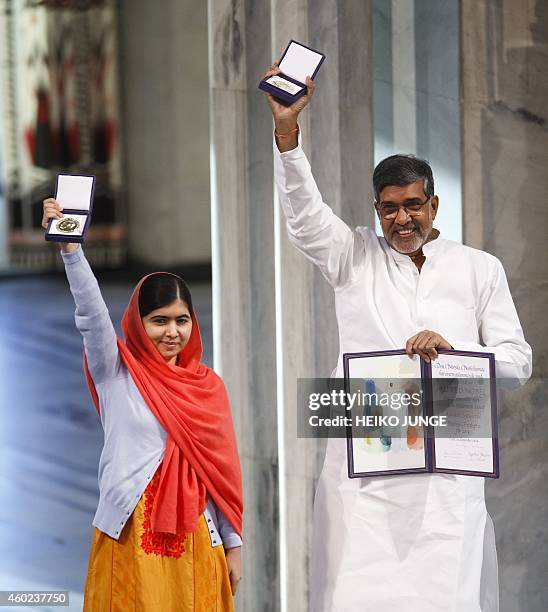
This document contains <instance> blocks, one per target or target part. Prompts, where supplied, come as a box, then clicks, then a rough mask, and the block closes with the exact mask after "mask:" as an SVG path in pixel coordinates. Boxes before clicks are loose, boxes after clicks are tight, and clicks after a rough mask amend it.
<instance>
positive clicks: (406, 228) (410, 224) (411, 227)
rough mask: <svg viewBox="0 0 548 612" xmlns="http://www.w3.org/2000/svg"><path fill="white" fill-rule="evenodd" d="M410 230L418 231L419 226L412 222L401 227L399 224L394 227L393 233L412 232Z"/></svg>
mask: <svg viewBox="0 0 548 612" xmlns="http://www.w3.org/2000/svg"><path fill="white" fill-rule="evenodd" d="M410 229H417V224H416V223H413V222H412V221H410V222H409V223H406V224H405V225H400V224H399V223H397V224H394V225H393V226H392V231H393V232H398V231H399V230H410Z"/></svg>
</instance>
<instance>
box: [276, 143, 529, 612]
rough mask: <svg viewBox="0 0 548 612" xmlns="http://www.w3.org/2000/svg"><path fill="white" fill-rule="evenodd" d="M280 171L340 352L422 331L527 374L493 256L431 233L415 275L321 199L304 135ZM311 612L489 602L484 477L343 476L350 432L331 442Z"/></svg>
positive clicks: (398, 344) (471, 611) (470, 607)
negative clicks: (330, 303) (326, 289)
mask: <svg viewBox="0 0 548 612" xmlns="http://www.w3.org/2000/svg"><path fill="white" fill-rule="evenodd" d="M274 157H275V168H276V172H275V178H276V185H277V189H278V194H279V198H280V203H281V205H282V208H283V210H284V213H285V215H286V218H287V229H288V234H289V237H290V239H291V241H292V242H293V243H294V244H295V246H296V247H297V248H298V249H299V250H300V251H302V252H303V253H304V254H305V255H306V257H308V258H309V259H310V260H311V261H313V262H314V263H315V264H316V265H317V266H318V267H319V268H320V270H321V271H322V273H323V274H324V276H325V277H326V279H327V280H328V281H329V283H330V284H331V285H332V287H333V289H334V290H335V302H336V312H337V322H338V327H339V341H340V355H339V361H338V365H337V370H336V376H337V377H342V375H343V373H342V354H343V353H346V352H357V351H373V350H389V349H396V348H403V347H404V346H405V342H406V341H407V339H408V338H410V337H411V336H412V335H414V334H416V333H417V332H419V331H421V330H423V329H430V330H433V331H436V332H438V333H439V334H441V335H442V336H443V337H444V338H445V339H446V340H447V341H448V342H450V343H451V345H452V346H453V347H455V348H456V349H463V350H464V349H468V350H486V351H490V352H493V353H494V354H495V357H496V367H497V377H498V378H499V379H501V378H504V377H507V378H512V379H516V378H519V379H521V381H524V380H526V379H527V378H528V377H529V376H530V373H531V348H530V347H529V345H528V344H527V343H526V342H525V340H524V337H523V332H522V330H521V326H520V322H519V319H518V316H517V313H516V309H515V307H514V304H513V301H512V297H511V295H510V291H509V288H508V283H507V281H506V276H505V273H504V270H503V267H502V265H501V263H500V262H499V261H498V260H497V259H496V258H495V257H493V256H492V255H489V254H488V253H485V252H483V251H479V250H476V249H472V248H469V247H466V246H463V245H461V244H458V243H456V242H452V241H449V240H444V239H443V238H441V237H439V238H437V239H436V240H434V241H432V242H430V243H428V244H426V245H425V246H424V248H423V252H424V254H425V256H426V261H425V263H424V265H423V267H422V270H421V273H420V275H419V273H418V270H417V268H416V267H415V265H414V264H413V263H412V261H411V259H410V258H409V257H407V256H406V255H401V254H399V253H398V252H396V251H394V250H393V249H392V248H390V246H389V245H388V244H387V243H386V241H385V240H384V238H379V237H377V236H376V234H375V232H374V231H373V230H371V229H369V228H364V227H361V228H356V229H355V230H351V229H350V228H349V227H348V226H347V225H346V224H345V223H344V222H343V221H342V220H341V219H339V218H338V217H337V216H336V215H335V214H334V213H333V211H332V210H331V208H330V207H329V206H328V205H327V204H325V203H324V202H323V201H322V197H321V195H320V193H319V191H318V189H317V187H316V184H315V182H314V179H313V177H312V174H311V171H310V165H309V163H308V160H307V159H306V157H305V155H304V152H303V150H302V148H301V147H300V146H298V147H297V148H296V149H294V150H292V151H289V152H287V153H282V154H280V153H279V152H278V149H277V147H276V145H274ZM313 534H314V535H313V543H312V559H311V576H310V581H311V582H310V593H311V596H310V610H311V612H362V611H370V610H371V611H373V610H382V611H383V612H433V611H436V612H437V611H439V612H441V611H443V612H452V611H455V612H456V611H458V612H476V611H478V612H479V611H481V612H495V611H497V610H498V579H497V559H496V549H495V539H494V530H493V524H492V521H491V518H490V517H489V515H488V514H487V511H486V508H485V500H484V479H483V478H479V477H471V476H457V475H442V474H414V475H409V476H388V477H376V478H362V479H349V478H348V475H347V464H346V444H345V440H336V439H332V440H329V443H328V447H327V453H326V457H325V462H324V466H323V470H322V473H321V476H320V480H319V483H318V488H317V491H316V497H315V502H314V529H313Z"/></svg>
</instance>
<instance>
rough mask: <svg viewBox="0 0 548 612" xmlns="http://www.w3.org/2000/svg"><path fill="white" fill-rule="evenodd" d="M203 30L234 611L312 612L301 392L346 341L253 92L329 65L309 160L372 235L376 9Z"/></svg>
mask: <svg viewBox="0 0 548 612" xmlns="http://www.w3.org/2000/svg"><path fill="white" fill-rule="evenodd" d="M209 19H210V27H209V32H210V74H211V83H210V86H211V92H210V96H211V135H212V157H211V160H212V161H211V168H212V198H211V199H212V211H213V212H212V223H213V248H212V251H213V270H214V273H213V284H214V338H215V347H216V349H215V363H216V364H217V366H218V367H219V368H220V370H221V372H222V375H223V378H224V379H225V381H226V382H227V384H228V387H229V391H230V394H231V398H232V403H233V406H234V409H235V411H236V421H237V429H238V435H239V441H240V454H241V457H242V460H243V465H244V486H245V501H246V517H245V528H246V533H247V534H248V539H247V541H246V544H245V545H244V559H245V563H244V575H245V578H244V581H243V582H242V586H241V588H242V592H241V594H240V596H239V601H238V605H239V606H240V608H239V609H242V610H250V611H253V612H255V611H256V610H279V609H280V610H291V611H293V610H295V611H297V610H298V611H301V610H303V611H305V610H307V608H308V603H307V601H308V565H309V559H308V555H309V552H310V538H311V527H312V502H313V496H314V489H315V484H316V478H317V475H318V472H319V467H320V466H321V459H322V455H321V451H322V448H323V445H322V444H321V443H318V442H316V441H312V440H302V439H297V435H296V409H297V406H296V398H297V379H298V378H299V377H307V376H329V374H330V373H331V371H332V369H333V367H334V366H335V363H336V358H337V353H338V339H337V332H336V321H335V312H334V305H333V294H332V291H331V289H330V288H329V287H328V286H327V283H326V281H324V280H323V278H321V277H320V275H319V273H318V272H317V271H316V270H315V269H314V268H313V266H312V265H311V264H309V263H308V262H307V261H306V260H305V259H304V257H303V256H302V255H300V254H299V253H298V252H297V251H296V250H295V249H294V247H292V246H291V245H290V244H289V243H288V241H287V238H286V232H285V223H284V219H283V215H282V213H281V211H280V210H279V207H278V204H277V201H275V198H274V197H273V176H272V121H271V117H270V113H269V111H268V108H267V104H266V101H265V99H264V96H263V95H262V94H261V93H260V92H259V91H258V90H257V85H258V82H259V79H260V75H261V74H262V72H263V71H264V69H265V68H266V67H268V66H269V65H270V64H271V62H272V60H273V59H274V58H275V57H278V56H279V55H280V53H281V52H282V51H283V49H284V48H285V46H286V45H287V43H288V41H289V40H290V39H291V38H294V39H296V40H301V41H303V42H308V43H309V44H310V45H311V46H312V47H315V48H318V49H320V50H321V51H323V52H325V53H326V55H327V59H326V61H325V63H324V65H323V66H322V68H321V70H320V73H319V75H318V77H317V92H316V95H315V97H314V100H313V102H312V105H311V108H310V109H309V110H307V111H305V112H304V113H303V115H302V118H301V128H302V133H303V142H304V146H305V149H306V151H307V153H308V155H309V156H310V159H311V162H312V166H313V170H314V173H315V176H316V179H317V181H318V185H319V187H320V189H321V190H322V192H323V194H324V197H325V199H326V201H328V202H329V203H330V204H331V205H332V206H333V208H334V210H335V211H336V212H337V213H338V214H340V215H341V216H342V217H343V218H344V219H345V220H346V221H347V222H348V223H350V224H352V225H355V224H362V225H363V224H370V223H371V220H372V214H373V211H372V209H371V206H370V198H369V194H370V193H371V186H370V180H371V171H372V129H371V93H372V87H371V83H372V80H371V51H370V48H371V45H370V29H371V26H370V3H369V2H360V1H358V0H351V1H349V0H346V1H344V2H343V1H340V2H329V1H327V0H325V1H324V0H322V1H321V2H312V1H311V0H310V1H309V2H307V1H306V0H297V1H295V2H291V3H288V2H277V1H275V0H272V1H271V2H270V3H264V4H262V5H261V4H260V3H259V4H258V3H253V2H244V1H243V0H242V1H236V0H234V1H233V2H229V1H228V0H210V2H209Z"/></svg>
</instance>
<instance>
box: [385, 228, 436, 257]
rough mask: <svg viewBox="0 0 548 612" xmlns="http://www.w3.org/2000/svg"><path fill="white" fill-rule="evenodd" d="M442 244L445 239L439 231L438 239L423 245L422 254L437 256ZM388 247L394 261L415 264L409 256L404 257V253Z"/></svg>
mask: <svg viewBox="0 0 548 612" xmlns="http://www.w3.org/2000/svg"><path fill="white" fill-rule="evenodd" d="M442 242H443V239H442V237H441V235H440V233H439V231H438V235H437V236H436V238H434V239H433V240H430V242H427V243H426V244H424V245H423V247H422V252H423V254H424V256H425V257H432V256H433V255H435V254H436V253H437V252H438V251H439V249H440V247H441V246H442ZM388 246H389V247H390V251H391V253H392V257H394V261H396V262H397V263H403V264H413V260H412V259H411V257H409V255H404V254H403V253H400V252H399V251H396V249H394V248H392V246H390V245H388ZM413 265H414V264H413Z"/></svg>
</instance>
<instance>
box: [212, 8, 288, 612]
mask: <svg viewBox="0 0 548 612" xmlns="http://www.w3.org/2000/svg"><path fill="white" fill-rule="evenodd" d="M208 14H209V45H210V50H209V62H210V119H211V132H210V134H211V205H212V207H211V211H212V213H211V217H212V264H213V265H212V268H213V338H214V364H215V368H216V370H217V371H218V372H219V373H220V374H221V375H222V377H223V379H224V381H225V382H226V385H227V388H228V392H229V395H230V399H231V404H232V409H233V413H234V419H235V425H236V433H237V436H238V444H239V451H240V458H241V461H242V469H243V481H244V503H245V514H244V538H243V539H244V545H243V576H244V578H243V580H242V583H241V585H240V587H239V594H238V597H237V601H236V606H237V609H238V610H241V611H243V612H257V610H264V611H265V612H269V611H276V610H279V602H280V595H279V531H278V518H279V505H278V486H279V483H278V473H279V469H278V441H277V427H278V424H277V401H276V400H277V391H276V329H275V321H276V318H275V270H274V250H275V245H274V205H273V177H272V163H273V162H272V133H271V119H270V113H269V110H268V108H267V106H266V103H265V100H264V96H263V95H262V93H261V92H259V90H258V89H257V85H258V83H259V80H260V76H261V74H262V73H263V72H264V70H265V69H266V67H268V66H269V65H270V64H271V62H272V56H271V50H270V6H269V3H267V2H264V3H254V2H244V1H231V0H209V3H208Z"/></svg>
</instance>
